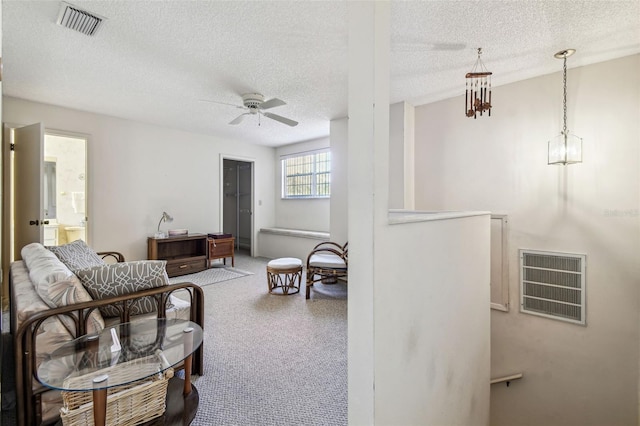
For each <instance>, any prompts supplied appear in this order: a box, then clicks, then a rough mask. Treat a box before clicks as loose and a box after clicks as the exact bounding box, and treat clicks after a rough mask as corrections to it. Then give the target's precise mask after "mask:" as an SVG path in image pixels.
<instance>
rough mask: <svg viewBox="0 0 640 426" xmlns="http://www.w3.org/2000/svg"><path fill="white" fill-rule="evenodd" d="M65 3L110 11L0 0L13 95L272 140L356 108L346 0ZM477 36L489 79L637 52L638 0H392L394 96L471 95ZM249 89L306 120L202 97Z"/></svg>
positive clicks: (313, 132)
mask: <svg viewBox="0 0 640 426" xmlns="http://www.w3.org/2000/svg"><path fill="white" fill-rule="evenodd" d="M70 2H71V3H72V4H73V5H76V6H79V7H82V8H85V9H87V10H89V11H91V12H94V13H97V14H99V15H102V16H104V17H106V18H107V21H106V23H105V24H104V26H103V27H102V28H101V29H100V30H99V31H98V33H97V34H96V35H95V36H94V37H89V36H86V35H83V34H80V33H78V32H74V31H71V30H68V29H65V28H63V27H60V26H58V25H56V24H55V21H56V18H57V15H58V9H59V4H60V3H59V2H57V1H7V0H4V1H3V2H2V19H3V22H2V30H3V64H4V71H3V74H4V75H3V91H4V94H5V95H9V96H15V97H19V98H24V99H29V100H34V101H38V102H43V103H48V104H55V105H60V106H65V107H69V108H75V109H80V110H85V111H91V112H96V113H100V114H107V115H112V116H116V117H122V118H127V119H131V120H137V121H142V122H147V123H153V124H158V125H162V126H167V127H173V128H178V129H184V130H188V131H193V132H197V133H204V134H211V135H216V136H218V137H222V138H225V139H230V140H241V141H246V142H250V143H255V144H261V145H267V146H279V145H284V144H289V143H293V142H299V141H304V140H310V139H315V138H318V137H324V136H328V134H329V121H330V120H332V119H334V118H341V117H345V116H346V114H347V89H348V88H347V79H348V75H347V73H348V69H347V61H348V58H347V50H348V49H347V47H348V46H347V44H348V39H347V34H348V19H347V3H346V2H344V1H327V2H322V1H308V2H307V1H294V2H289V1H250V2H244V1H233V2H229V1H177V0H176V1H73V0H71V1H70ZM480 46H481V47H483V50H484V54H483V57H482V58H483V61H484V63H485V65H486V67H487V68H488V69H489V70H490V71H492V72H493V84H494V86H497V85H502V84H506V83H511V82H514V81H518V80H523V79H527V78H531V77H535V76H538V75H543V74H549V73H552V72H558V71H560V70H561V68H562V63H561V61H559V60H557V59H554V58H553V54H554V53H555V52H557V51H559V50H563V49H565V48H574V49H577V53H576V54H575V55H574V56H572V57H571V58H570V59H569V60H568V61H569V68H573V67H576V66H580V65H587V64H590V63H595V62H601V61H605V60H608V59H613V58H617V57H621V56H626V55H630V54H634V53H638V52H640V1H639V0H632V1H591V0H589V1H571V0H545V1H490V0H483V1H452V0H446V1H402V2H400V1H393V2H391V70H390V71H391V93H390V98H391V102H392V103H394V102H399V101H403V100H404V101H407V102H409V103H412V104H413V105H420V104H424V103H428V102H432V101H435V100H440V99H444V98H448V97H453V96H458V95H461V94H463V93H464V75H465V73H466V72H468V71H470V69H471V67H472V66H473V64H474V62H475V59H476V48H477V47H480ZM247 92H259V93H262V94H263V95H264V96H265V98H266V99H270V98H274V97H277V98H280V99H282V100H284V101H286V102H287V105H285V106H280V107H277V108H274V109H272V110H270V111H272V112H274V113H276V114H279V115H282V116H285V117H289V118H291V119H294V120H296V121H299V122H300V124H299V125H298V126H297V127H293V128H292V127H288V126H285V125H283V124H281V123H278V122H276V121H273V120H269V119H266V118H262V120H260V121H261V122H260V126H258V120H257V117H255V116H252V117H249V118H248V119H246V120H244V122H242V123H241V124H240V125H238V126H231V125H229V124H228V123H229V121H231V120H232V119H234V118H235V117H236V116H237V115H238V114H239V113H241V112H242V111H241V110H239V109H235V108H234V107H233V106H228V105H221V104H216V103H210V102H203V101H202V100H213V101H218V102H223V103H229V104H237V105H240V104H241V102H242V101H241V98H240V95H241V94H242V93H247ZM494 114H499V105H496V106H495V109H494ZM461 119H464V117H463V116H462V113H461ZM45 124H46V123H45ZM70 130H73V129H70Z"/></svg>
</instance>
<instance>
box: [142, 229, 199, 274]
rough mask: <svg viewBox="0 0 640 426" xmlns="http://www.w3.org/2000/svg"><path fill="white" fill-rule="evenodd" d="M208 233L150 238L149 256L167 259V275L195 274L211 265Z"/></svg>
mask: <svg viewBox="0 0 640 426" xmlns="http://www.w3.org/2000/svg"><path fill="white" fill-rule="evenodd" d="M207 244H208V243H207V235H206V234H188V235H181V236H176V237H165V238H155V237H149V239H148V258H149V259H150V260H166V261H167V275H168V276H170V277H175V276H178V275H186V274H194V273H196V272H200V271H204V270H205V269H207V268H208V267H209V258H208V256H207V252H208V245H207Z"/></svg>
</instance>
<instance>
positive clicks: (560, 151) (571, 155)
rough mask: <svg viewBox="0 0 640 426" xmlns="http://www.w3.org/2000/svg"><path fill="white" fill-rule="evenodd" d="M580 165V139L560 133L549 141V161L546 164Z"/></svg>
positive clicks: (567, 133)
mask: <svg viewBox="0 0 640 426" xmlns="http://www.w3.org/2000/svg"><path fill="white" fill-rule="evenodd" d="M576 163H582V138H580V137H578V136H576V135H571V134H569V132H568V131H567V132H561V133H560V134H559V135H558V136H556V137H555V138H553V139H551V140H550V141H549V161H548V163H547V164H558V165H566V164H576Z"/></svg>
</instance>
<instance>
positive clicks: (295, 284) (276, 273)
mask: <svg viewBox="0 0 640 426" xmlns="http://www.w3.org/2000/svg"><path fill="white" fill-rule="evenodd" d="M301 282H302V260H300V259H296V258H295V257H282V258H280V259H273V260H272V261H270V262H269V263H267V284H268V285H269V293H271V294H278V295H281V296H286V295H288V294H296V293H298V292H299V291H300V283H301Z"/></svg>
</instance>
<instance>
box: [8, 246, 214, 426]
mask: <svg viewBox="0 0 640 426" xmlns="http://www.w3.org/2000/svg"><path fill="white" fill-rule="evenodd" d="M21 256H22V260H18V261H15V262H12V263H11V268H10V273H9V291H10V304H11V313H10V314H11V317H10V321H11V333H12V335H13V341H14V353H15V370H16V403H17V404H16V405H17V413H16V414H17V418H18V422H19V425H21V426H22V425H41V424H52V423H55V422H57V421H58V419H59V415H60V408H61V406H62V398H61V395H60V392H59V391H57V390H52V389H49V388H46V387H45V386H43V385H42V384H41V383H40V382H38V380H37V377H36V375H35V372H36V371H37V368H38V366H39V364H40V363H41V362H42V361H43V360H45V359H47V357H48V356H49V354H50V353H52V352H53V351H54V350H55V349H56V348H57V347H58V346H60V345H61V344H64V343H65V342H68V341H71V340H73V339H75V338H77V337H80V336H82V335H85V334H93V333H99V332H100V331H101V330H102V329H103V328H104V327H109V326H111V325H114V324H118V323H124V322H129V321H137V320H139V319H145V318H155V317H158V318H168V319H174V318H175V319H184V320H191V321H193V322H196V323H197V324H199V325H200V326H201V327H202V326H203V325H204V324H203V319H204V295H203V292H202V289H201V288H200V287H198V286H196V285H195V284H192V283H180V284H169V282H168V277H167V273H166V269H165V267H166V262H165V261H157V260H155V261H135V262H125V261H124V257H123V256H122V255H121V254H120V253H117V252H105V253H97V252H95V251H93V250H92V249H91V248H90V247H88V246H87V245H86V243H84V241H82V240H77V241H74V242H72V243H69V244H65V245H63V246H56V247H44V246H43V245H41V244H39V243H32V244H29V245H27V246H25V247H24V248H23V249H22V250H21ZM185 374H186V372H185ZM191 374H198V375H202V374H203V348H202V345H201V346H200V348H199V349H198V350H197V351H196V352H195V353H194V357H193V363H192V371H191Z"/></svg>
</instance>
